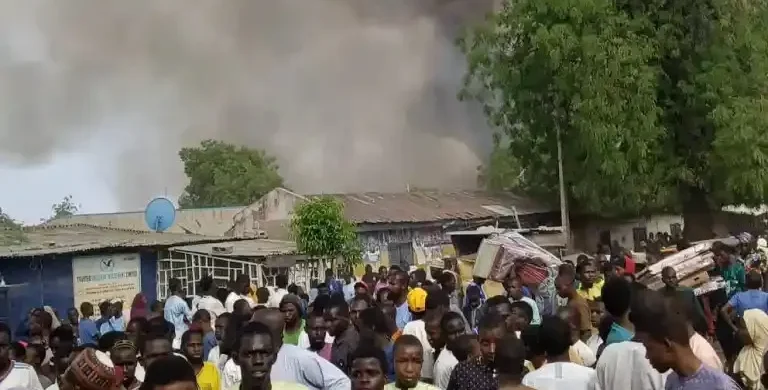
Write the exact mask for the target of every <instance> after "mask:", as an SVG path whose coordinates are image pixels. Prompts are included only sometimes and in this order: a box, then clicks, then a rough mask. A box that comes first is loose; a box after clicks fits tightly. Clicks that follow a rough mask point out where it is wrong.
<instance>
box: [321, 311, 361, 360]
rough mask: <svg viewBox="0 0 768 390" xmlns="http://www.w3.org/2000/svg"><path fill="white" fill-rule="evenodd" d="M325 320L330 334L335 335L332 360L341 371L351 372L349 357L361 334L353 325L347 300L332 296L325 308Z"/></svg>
mask: <svg viewBox="0 0 768 390" xmlns="http://www.w3.org/2000/svg"><path fill="white" fill-rule="evenodd" d="M325 321H326V322H328V324H329V325H328V334H329V335H331V336H333V337H334V339H333V348H332V349H331V362H332V363H333V364H335V365H336V367H338V368H339V369H340V370H341V371H343V372H349V363H350V360H349V358H350V357H351V355H352V352H353V351H354V350H355V349H356V348H357V347H358V344H359V342H360V335H359V334H358V333H357V330H355V327H354V326H352V321H351V320H350V318H349V305H347V302H345V301H344V300H343V299H341V298H340V297H334V298H331V302H330V304H329V305H328V307H327V308H326V309H325Z"/></svg>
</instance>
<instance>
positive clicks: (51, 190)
mask: <svg viewBox="0 0 768 390" xmlns="http://www.w3.org/2000/svg"><path fill="white" fill-rule="evenodd" d="M0 177H2V178H3V180H2V181H3V182H4V183H5V185H4V186H3V187H5V189H4V190H0V207H2V208H3V212H6V213H7V214H8V215H10V216H11V217H12V218H14V219H16V220H18V221H23V222H24V223H25V224H34V223H38V222H39V221H40V220H41V219H44V218H48V217H50V215H51V206H52V205H53V204H54V203H58V202H60V201H61V200H62V199H63V198H64V197H65V196H67V195H72V197H73V198H74V201H75V203H76V204H79V205H82V208H81V212H84V213H102V212H114V211H116V210H118V204H117V202H116V200H115V199H114V198H113V196H112V190H111V188H110V186H109V183H108V181H107V180H105V179H104V178H103V177H102V175H101V173H100V172H99V171H98V164H95V163H94V158H93V155H90V154H89V153H87V152H80V153H69V154H57V155H55V156H53V160H52V161H51V162H49V163H45V164H41V165H35V166H23V167H12V166H5V167H3V166H0Z"/></svg>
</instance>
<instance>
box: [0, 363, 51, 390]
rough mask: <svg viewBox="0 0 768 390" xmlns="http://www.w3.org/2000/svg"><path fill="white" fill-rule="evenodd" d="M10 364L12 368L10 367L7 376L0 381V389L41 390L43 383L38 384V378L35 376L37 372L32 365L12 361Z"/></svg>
mask: <svg viewBox="0 0 768 390" xmlns="http://www.w3.org/2000/svg"><path fill="white" fill-rule="evenodd" d="M11 364H13V368H11V372H9V373H8V376H6V377H5V379H3V381H2V382H0V390H10V389H29V390H43V385H41V384H40V379H39V378H38V377H37V373H36V372H35V369H34V368H32V366H30V365H29V364H25V363H20V362H13V361H12V362H11Z"/></svg>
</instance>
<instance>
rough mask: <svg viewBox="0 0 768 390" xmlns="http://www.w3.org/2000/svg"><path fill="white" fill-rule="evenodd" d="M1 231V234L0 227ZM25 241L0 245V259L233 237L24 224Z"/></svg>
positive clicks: (216, 240)
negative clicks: (25, 225) (26, 226)
mask: <svg viewBox="0 0 768 390" xmlns="http://www.w3.org/2000/svg"><path fill="white" fill-rule="evenodd" d="M0 234H3V232H2V231H0ZM24 237H25V242H23V243H20V244H16V245H10V246H0V259H3V258H14V257H34V256H44V255H53V254H63V253H77V252H88V251H94V250H99V249H107V248H119V249H130V248H152V247H160V248H167V247H170V246H174V245H181V244H197V243H204V242H222V241H234V240H237V239H236V238H232V237H211V236H202V235H195V234H178V233H153V232H144V231H138V230H129V229H116V228H109V227H103V226H93V225H86V224H74V225H62V226H37V227H31V228H24Z"/></svg>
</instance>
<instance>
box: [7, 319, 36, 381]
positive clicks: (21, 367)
mask: <svg viewBox="0 0 768 390" xmlns="http://www.w3.org/2000/svg"><path fill="white" fill-rule="evenodd" d="M10 349H11V329H10V328H9V327H8V325H6V324H4V323H0V373H5V374H4V377H3V378H2V379H0V390H9V389H32V390H42V389H43V386H42V385H41V384H40V379H38V376H37V373H36V372H35V369H34V368H33V367H32V366H30V365H29V364H25V363H20V362H14V361H13V360H11V359H10V356H9V351H10Z"/></svg>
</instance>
